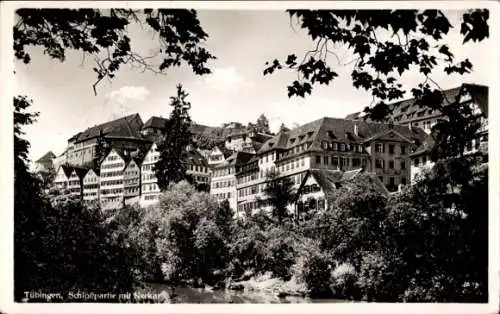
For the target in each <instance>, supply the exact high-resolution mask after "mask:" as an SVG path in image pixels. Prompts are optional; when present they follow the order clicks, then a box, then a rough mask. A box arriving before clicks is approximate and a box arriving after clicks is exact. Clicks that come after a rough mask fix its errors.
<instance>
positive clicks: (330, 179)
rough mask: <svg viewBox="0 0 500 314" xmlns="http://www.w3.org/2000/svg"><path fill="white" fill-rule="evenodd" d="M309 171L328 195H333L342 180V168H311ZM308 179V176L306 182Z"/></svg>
mask: <svg viewBox="0 0 500 314" xmlns="http://www.w3.org/2000/svg"><path fill="white" fill-rule="evenodd" d="M309 173H310V175H311V176H313V178H314V179H315V180H316V182H318V184H319V186H320V187H321V189H322V190H323V192H324V193H325V196H326V197H331V196H333V193H334V192H335V190H336V187H335V186H336V183H339V182H340V181H341V180H342V175H343V173H342V171H341V170H326V169H310V170H309ZM306 180H307V176H306V178H305V179H304V183H305V181H306Z"/></svg>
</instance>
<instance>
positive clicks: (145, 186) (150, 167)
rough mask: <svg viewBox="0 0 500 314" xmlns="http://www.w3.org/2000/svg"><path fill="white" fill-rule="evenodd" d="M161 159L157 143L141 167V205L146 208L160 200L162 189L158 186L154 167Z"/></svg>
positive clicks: (150, 149)
mask: <svg viewBox="0 0 500 314" xmlns="http://www.w3.org/2000/svg"><path fill="white" fill-rule="evenodd" d="M159 158H160V152H159V151H158V147H157V145H156V144H155V143H153V144H152V145H151V147H150V148H149V150H148V152H147V153H146V155H145V157H144V160H143V161H142V165H141V190H142V191H141V198H140V204H141V206H143V207H145V206H148V205H151V204H153V203H155V202H156V201H157V200H158V196H159V194H160V188H159V186H158V180H157V179H156V175H155V171H154V167H155V164H156V162H157V161H158V159H159Z"/></svg>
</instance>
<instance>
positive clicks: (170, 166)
mask: <svg viewBox="0 0 500 314" xmlns="http://www.w3.org/2000/svg"><path fill="white" fill-rule="evenodd" d="M188 95H189V94H188V93H186V91H184V90H183V88H182V85H180V84H179V85H177V95H176V96H175V97H170V99H171V103H170V105H171V106H172V107H173V110H172V112H171V113H170V117H169V119H168V121H167V125H166V128H165V132H164V134H163V136H162V139H161V141H160V143H158V151H159V152H160V158H159V160H158V161H157V162H156V164H155V173H156V178H157V180H158V186H159V187H160V189H161V190H165V189H166V188H167V187H168V185H169V184H170V183H176V182H179V181H182V180H185V179H186V180H188V181H191V180H190V178H189V175H187V174H186V170H187V168H186V164H185V161H184V158H183V157H184V155H185V152H186V149H188V147H189V146H190V145H191V142H192V134H191V131H190V125H191V118H190V116H189V109H190V108H191V103H189V102H188V101H186V97H187V96H188Z"/></svg>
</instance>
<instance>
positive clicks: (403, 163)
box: [401, 160, 406, 169]
mask: <svg viewBox="0 0 500 314" xmlns="http://www.w3.org/2000/svg"><path fill="white" fill-rule="evenodd" d="M401 169H406V162H405V161H404V160H401Z"/></svg>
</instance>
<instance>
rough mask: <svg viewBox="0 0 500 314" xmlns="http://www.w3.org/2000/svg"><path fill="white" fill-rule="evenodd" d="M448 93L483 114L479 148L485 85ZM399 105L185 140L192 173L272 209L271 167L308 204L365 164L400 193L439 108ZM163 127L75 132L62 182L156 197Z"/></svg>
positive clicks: (254, 205)
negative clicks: (203, 141) (377, 117)
mask: <svg viewBox="0 0 500 314" xmlns="http://www.w3.org/2000/svg"><path fill="white" fill-rule="evenodd" d="M446 93H447V94H448V97H445V99H450V98H452V97H458V99H460V101H461V102H464V103H470V105H471V106H473V107H474V109H475V110H477V111H478V114H480V115H481V116H482V119H483V126H482V128H481V130H480V132H479V134H478V137H477V139H475V141H476V142H474V143H471V145H470V147H469V148H470V150H471V151H473V150H477V149H479V147H480V146H481V143H485V142H487V87H484V86H478V85H471V84H463V85H462V86H460V87H459V88H455V89H451V90H448V91H446ZM485 93H486V97H485V96H484V95H485ZM392 106H393V107H394V108H393V112H395V114H396V115H397V116H398V119H399V120H398V119H393V121H392V122H390V121H388V122H386V123H375V122H372V121H369V120H365V119H363V118H362V116H361V115H360V114H359V113H356V114H353V115H349V116H348V117H346V118H345V119H339V118H330V117H324V118H321V119H318V120H315V121H312V122H310V123H306V124H304V125H302V126H299V127H296V128H294V129H292V130H289V131H286V132H280V133H278V134H276V135H272V134H263V133H258V132H255V131H253V130H246V129H244V128H241V127H240V128H235V129H233V132H231V131H229V132H226V133H225V136H224V141H223V142H220V143H219V145H217V146H215V147H214V148H213V149H211V150H201V149H194V148H190V149H188V152H187V155H186V158H185V162H186V164H187V166H188V173H189V174H191V175H193V176H194V178H195V181H196V182H198V183H200V184H206V185H207V186H208V188H209V190H210V194H212V195H213V196H214V197H215V198H216V199H218V200H221V201H222V200H228V201H229V204H230V207H231V208H232V209H233V210H234V211H235V212H236V213H244V212H248V211H254V210H257V209H263V208H264V209H265V208H269V202H268V201H267V200H266V194H265V192H264V190H265V187H266V180H267V175H268V174H269V173H270V172H276V173H278V178H285V177H287V178H289V179H290V180H291V181H292V182H293V184H294V188H295V189H296V191H298V193H297V195H298V196H297V202H296V204H297V206H299V205H300V204H304V203H307V202H305V200H304V199H303V198H304V197H306V196H305V195H307V199H311V198H312V199H314V200H315V204H316V205H315V206H317V207H318V208H322V207H323V208H326V207H327V206H328V196H329V195H331V193H330V192H331V191H332V190H334V189H335V188H338V187H339V184H342V182H345V181H348V180H350V179H352V178H353V177H355V176H356V175H359V174H360V173H363V174H364V175H366V176H368V177H369V178H370V180H371V181H373V183H374V184H375V185H377V186H383V190H384V192H387V193H390V192H395V191H398V190H399V189H400V188H401V186H404V185H406V184H409V183H411V182H412V181H413V180H414V179H415V176H416V175H418V173H419V172H420V171H421V170H422V169H424V168H425V167H429V166H432V164H431V163H430V157H429V152H430V149H431V148H432V145H433V142H432V138H431V137H430V136H429V132H430V127H432V126H433V124H434V123H436V121H437V120H436V119H439V118H440V117H439V115H438V114H437V113H436V112H434V111H433V112H428V110H427V111H424V112H423V114H420V112H421V111H422V109H421V108H419V106H417V105H415V104H414V100H405V101H402V102H399V103H395V104H393V105H392ZM485 108H486V109H485ZM404 112H406V113H405V114H403V113H404ZM412 117H415V118H414V119H417V120H418V121H417V120H412ZM417 123H418V124H417ZM165 126H166V119H163V118H161V117H152V118H151V119H149V120H148V121H147V122H146V123H144V124H142V121H141V119H140V116H139V115H138V114H136V115H131V116H127V117H124V118H122V119H118V120H115V121H110V122H107V123H104V124H102V125H99V126H94V127H92V128H89V129H87V130H86V131H84V132H81V133H78V134H76V135H75V136H73V137H72V138H70V139H69V140H68V148H67V150H66V152H65V153H64V154H63V155H64V158H60V157H58V158H59V159H60V160H61V159H62V160H63V165H61V167H59V170H58V173H57V176H56V180H55V183H56V184H59V186H61V187H62V186H67V187H68V188H70V190H71V191H72V193H75V195H76V194H78V193H80V195H81V196H82V198H83V199H84V200H89V201H91V200H99V202H101V204H102V205H103V206H104V205H106V206H108V205H109V206H115V205H116V204H122V203H127V202H138V203H139V204H141V205H142V206H147V205H149V204H152V203H154V202H155V201H156V200H157V199H158V195H159V194H160V190H159V188H158V185H157V181H156V176H155V173H154V164H155V163H156V162H157V160H158V158H159V152H158V151H157V142H158V140H159V138H160V136H161V134H162V132H165V131H168V130H165ZM209 128H210V127H206V126H202V125H196V124H194V125H193V126H192V132H193V133H194V134H201V133H203V132H205V131H207V130H209ZM102 139H105V141H106V143H107V151H106V155H105V157H104V158H103V159H102V160H101V161H100V162H99V163H98V164H97V165H96V164H92V161H93V160H95V155H96V154H97V152H98V149H97V147H98V143H99V140H101V141H102ZM45 159H47V158H45ZM56 159H57V158H56ZM59 162H61V161H59ZM77 178H78V179H79V180H80V181H81V185H80V186H78V184H77V182H78V180H77ZM79 188H80V190H79ZM308 202H309V201H308ZM309 203H310V202H309Z"/></svg>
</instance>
